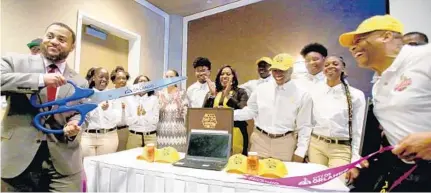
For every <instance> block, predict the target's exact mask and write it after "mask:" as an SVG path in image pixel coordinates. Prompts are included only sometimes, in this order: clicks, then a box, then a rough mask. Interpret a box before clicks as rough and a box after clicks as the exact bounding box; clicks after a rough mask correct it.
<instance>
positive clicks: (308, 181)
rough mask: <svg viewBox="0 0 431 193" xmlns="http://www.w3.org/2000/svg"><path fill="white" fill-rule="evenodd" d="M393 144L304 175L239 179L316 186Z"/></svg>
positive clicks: (402, 177) (391, 147)
mask: <svg viewBox="0 0 431 193" xmlns="http://www.w3.org/2000/svg"><path fill="white" fill-rule="evenodd" d="M392 149H393V146H388V147H384V148H381V149H380V150H379V151H376V152H374V153H372V154H370V155H367V156H365V157H363V158H361V159H359V160H357V161H355V162H353V163H350V164H347V165H344V166H339V167H335V168H330V169H327V170H323V171H320V172H316V173H312V174H309V175H305V176H295V177H288V178H278V179H267V178H262V177H257V176H250V175H246V176H244V177H242V178H241V179H245V180H249V181H254V182H260V183H265V184H273V185H282V186H293V187H310V186H316V185H320V184H324V183H326V182H328V181H331V180H332V179H334V178H337V177H338V176H341V175H342V174H344V173H346V172H347V171H349V170H350V169H352V168H354V167H356V165H357V164H359V163H361V162H362V161H364V160H367V159H369V158H370V157H371V156H374V155H376V154H379V153H383V152H385V151H389V150H392ZM416 167H417V165H415V166H413V167H412V168H411V169H410V170H409V171H407V172H406V173H405V174H404V175H402V176H401V177H400V178H398V179H397V180H396V181H395V182H394V183H393V184H392V185H391V187H390V189H389V191H391V190H392V189H393V188H395V187H396V186H397V185H399V184H400V183H401V182H402V181H403V180H404V179H406V178H407V177H408V176H409V175H410V174H411V173H412V172H413V171H414V170H415V169H416Z"/></svg>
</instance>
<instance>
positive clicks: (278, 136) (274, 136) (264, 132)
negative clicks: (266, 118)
mask: <svg viewBox="0 0 431 193" xmlns="http://www.w3.org/2000/svg"><path fill="white" fill-rule="evenodd" d="M256 129H257V130H258V131H259V132H261V133H263V134H265V135H266V136H268V137H270V138H280V137H284V136H286V135H289V134H290V133H292V131H288V132H286V133H283V134H272V133H268V132H266V131H265V130H263V129H261V128H259V127H257V126H256Z"/></svg>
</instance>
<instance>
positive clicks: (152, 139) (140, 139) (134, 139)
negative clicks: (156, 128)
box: [126, 132, 157, 149]
mask: <svg viewBox="0 0 431 193" xmlns="http://www.w3.org/2000/svg"><path fill="white" fill-rule="evenodd" d="M142 143H144V144H142ZM149 143H152V144H154V146H156V147H157V135H156V134H151V135H143V136H142V135H138V134H134V133H130V132H129V139H127V145H126V149H133V148H137V147H144V146H145V145H147V144H149Z"/></svg>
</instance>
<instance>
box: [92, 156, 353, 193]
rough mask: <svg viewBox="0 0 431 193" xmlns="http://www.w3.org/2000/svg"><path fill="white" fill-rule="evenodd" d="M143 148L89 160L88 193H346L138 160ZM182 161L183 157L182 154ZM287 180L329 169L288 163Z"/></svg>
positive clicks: (339, 186) (336, 187)
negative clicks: (283, 184) (265, 182)
mask: <svg viewBox="0 0 431 193" xmlns="http://www.w3.org/2000/svg"><path fill="white" fill-rule="evenodd" d="M142 151H143V150H142V148H135V149H131V150H126V151H122V152H117V153H113V154H107V155H101V156H92V157H86V158H85V159H84V168H85V172H86V174H87V191H88V192H197V191H199V192H286V191H294V192H317V191H318V192H326V191H334V192H347V191H349V189H348V188H347V187H346V186H345V185H344V183H343V182H342V181H341V180H339V179H338V178H337V179H334V180H332V181H329V182H327V183H325V184H322V185H319V186H314V187H313V188H296V187H287V186H275V185H269V184H262V183H257V182H251V181H247V180H242V179H239V177H240V175H238V174H230V173H226V172H224V171H210V170H200V169H192V168H182V167H176V166H173V165H171V164H165V163H148V162H146V161H142V160H137V159H136V157H137V156H138V155H140V154H141V153H142ZM181 157H184V154H183V153H181ZM285 164H286V167H287V169H288V176H295V175H306V174H310V173H313V172H317V171H320V170H324V169H326V168H327V167H325V166H323V165H318V164H303V163H293V162H285Z"/></svg>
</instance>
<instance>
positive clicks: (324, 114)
mask: <svg viewBox="0 0 431 193" xmlns="http://www.w3.org/2000/svg"><path fill="white" fill-rule="evenodd" d="M345 67H346V64H345V63H344V60H343V58H341V57H337V56H329V57H327V58H326V59H325V64H324V69H323V73H324V74H325V76H326V81H325V82H321V83H319V84H317V86H316V89H315V90H313V91H311V94H312V99H313V117H314V123H313V132H312V134H311V135H312V137H311V140H310V147H309V152H308V156H309V160H310V162H312V163H317V164H322V165H325V166H328V167H337V166H341V165H345V164H348V163H350V162H353V161H356V160H358V159H359V158H360V156H359V146H360V140H361V134H362V125H363V121H364V113H365V104H366V103H365V96H364V93H363V92H362V91H360V90H358V89H356V88H354V87H352V86H350V85H348V84H347V83H346V82H345V80H344V77H345V76H344V71H345Z"/></svg>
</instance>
